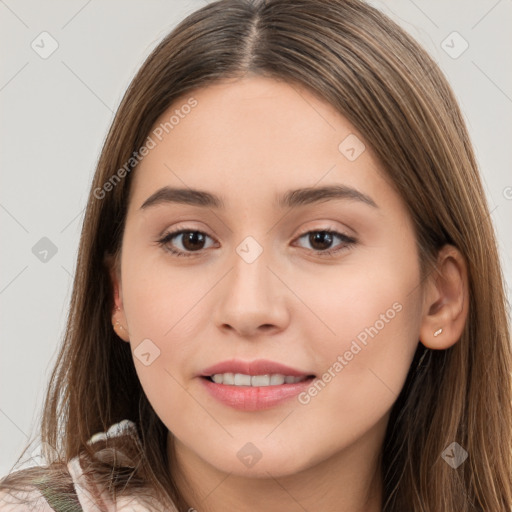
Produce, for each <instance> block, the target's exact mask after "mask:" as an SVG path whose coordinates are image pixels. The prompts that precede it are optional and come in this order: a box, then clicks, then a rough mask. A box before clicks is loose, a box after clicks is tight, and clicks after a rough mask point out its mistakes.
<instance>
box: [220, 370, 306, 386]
mask: <svg viewBox="0 0 512 512" xmlns="http://www.w3.org/2000/svg"><path fill="white" fill-rule="evenodd" d="M211 378H212V380H213V382H215V383H216V384H226V385H231V386H233V385H234V386H252V387H260V386H278V385H281V384H295V383H296V382H301V381H303V380H306V379H307V377H305V376H303V377H292V376H287V375H282V374H280V373H276V374H272V375H245V374H243V373H234V374H233V373H216V374H215V375H212V376H211Z"/></svg>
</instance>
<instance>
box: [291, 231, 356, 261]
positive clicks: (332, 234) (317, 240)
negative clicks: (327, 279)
mask: <svg viewBox="0 0 512 512" xmlns="http://www.w3.org/2000/svg"><path fill="white" fill-rule="evenodd" d="M303 238H306V239H307V241H308V243H309V244H310V245H311V250H312V251H314V252H315V253H316V254H318V255H319V256H329V255H332V254H334V253H337V252H339V251H343V250H344V249H348V248H349V247H351V246H352V245H354V244H355V243H356V240H355V239H354V238H352V237H349V236H347V235H344V234H343V233H339V232H338V231H334V230H331V229H322V230H315V231H308V232H307V233H304V234H302V235H301V236H300V237H299V238H298V239H299V240H300V239H303ZM336 238H338V239H339V240H341V243H338V244H337V248H336V246H335V248H332V245H333V243H334V241H335V239H336Z"/></svg>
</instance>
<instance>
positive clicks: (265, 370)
mask: <svg viewBox="0 0 512 512" xmlns="http://www.w3.org/2000/svg"><path fill="white" fill-rule="evenodd" d="M218 373H242V374H244V375H275V374H281V375H285V376H291V377H304V376H309V375H312V374H311V373H308V372H303V371H301V370H297V369H295V368H291V367H290V366H286V365H284V364H281V363H276V362H274V361H269V360H266V359H256V360H255V361H242V360H239V359H231V360H230V361H222V362H220V363H217V364H214V365H213V366H209V367H208V368H205V369H204V370H203V371H202V372H201V374H200V375H201V376H202V377H211V376H212V375H215V374H218Z"/></svg>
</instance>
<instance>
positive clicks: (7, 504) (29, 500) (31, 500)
mask: <svg viewBox="0 0 512 512" xmlns="http://www.w3.org/2000/svg"><path fill="white" fill-rule="evenodd" d="M11 511H12V512H15V511H16V512H29V511H37V512H54V510H53V509H52V508H51V507H50V505H49V503H48V502H47V501H46V500H45V498H44V496H43V495H42V494H41V492H40V491H39V490H38V489H37V488H33V489H32V490H30V489H28V490H25V491H21V490H17V491H14V490H0V512H11Z"/></svg>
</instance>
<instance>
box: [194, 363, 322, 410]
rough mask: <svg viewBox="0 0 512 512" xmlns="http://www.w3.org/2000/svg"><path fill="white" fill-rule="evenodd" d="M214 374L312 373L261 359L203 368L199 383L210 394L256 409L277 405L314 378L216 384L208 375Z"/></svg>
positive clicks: (230, 402)
mask: <svg viewBox="0 0 512 512" xmlns="http://www.w3.org/2000/svg"><path fill="white" fill-rule="evenodd" d="M216 373H243V374H245V375H269V374H277V373H279V374H281V375H285V376H293V377H306V376H308V375H311V374H309V373H306V372H302V371H300V370H296V369H294V368H290V367H289V366H285V365H282V364H280V363H275V362H273V361H267V360H263V359H259V360H256V361H240V360H236V359H233V360H231V361H224V362H222V363H218V364H216V365H213V366H210V367H209V368H206V369H205V370H204V371H203V372H202V373H201V375H200V377H201V382H202V383H203V385H204V386H205V388H206V390H207V391H208V392H209V393H210V395H211V396H213V397H214V398H215V399H217V400H219V401H220V402H222V403H223V404H225V405H228V406H230V407H232V408H234V409H239V410H242V411H259V410H263V409H269V408H271V407H274V406H277V405H279V404H281V403H282V402H285V401H287V400H289V399H291V398H293V397H294V396H296V395H298V394H299V393H300V392H301V391H304V390H305V389H307V387H308V386H309V385H310V384H311V382H312V381H313V379H314V377H313V376H311V377H310V378H308V379H305V380H304V381H302V382H296V383H294V384H281V385H276V386H256V387H252V386H231V385H227V384H216V383H215V382H213V381H211V380H210V379H209V378H208V377H210V376H211V375H215V374H216Z"/></svg>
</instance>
